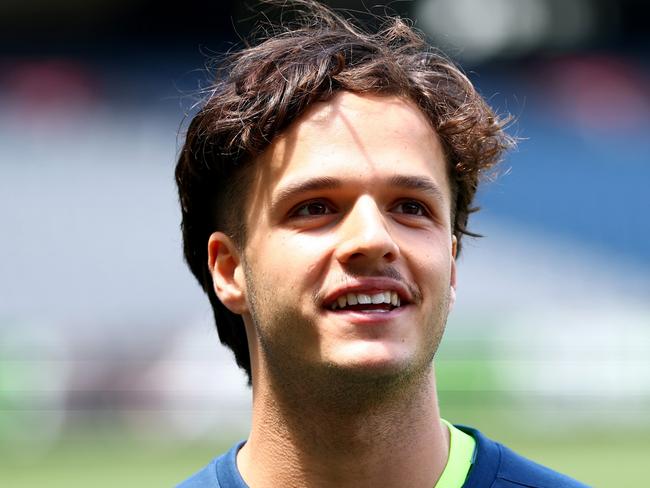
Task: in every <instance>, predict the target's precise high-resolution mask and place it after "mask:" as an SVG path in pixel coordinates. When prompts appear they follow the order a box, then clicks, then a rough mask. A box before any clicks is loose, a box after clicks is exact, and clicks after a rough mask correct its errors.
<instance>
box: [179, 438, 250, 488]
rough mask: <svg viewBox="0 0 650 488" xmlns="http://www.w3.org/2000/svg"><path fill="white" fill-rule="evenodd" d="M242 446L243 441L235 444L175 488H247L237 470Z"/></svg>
mask: <svg viewBox="0 0 650 488" xmlns="http://www.w3.org/2000/svg"><path fill="white" fill-rule="evenodd" d="M242 445H244V442H243V441H242V442H239V443H237V444H235V445H234V446H233V447H232V448H231V449H230V450H229V451H228V452H226V453H225V454H222V455H221V456H218V457H216V458H215V459H213V460H212V462H210V464H208V465H207V466H206V467H204V468H203V469H202V470H200V471H199V472H197V473H195V474H194V475H192V476H190V477H189V478H188V479H186V480H185V481H183V482H182V483H181V484H179V485H177V486H176V488H248V487H247V486H246V483H244V480H243V479H242V478H241V475H240V474H239V471H238V470H237V452H238V451H239V449H240V448H241V446H242Z"/></svg>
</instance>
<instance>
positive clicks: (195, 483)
mask: <svg viewBox="0 0 650 488" xmlns="http://www.w3.org/2000/svg"><path fill="white" fill-rule="evenodd" d="M456 427H458V428H459V429H460V430H462V431H463V432H465V433H467V434H469V435H471V436H472V437H474V439H475V440H476V452H475V453H474V454H475V456H474V460H473V463H472V467H471V469H470V471H469V474H468V475H467V479H466V480H465V483H464V484H463V486H462V487H459V488H517V487H526V488H585V487H587V485H585V484H582V483H579V482H577V481H575V480H573V479H571V478H569V477H567V476H565V475H563V474H560V473H558V472H556V471H553V470H551V469H548V468H545V467H544V466H541V465H539V464H537V463H534V462H532V461H530V460H528V459H526V458H524V457H522V456H520V455H519V454H516V453H515V452H513V451H511V450H510V449H508V448H507V447H505V446H503V445H501V444H499V443H498V442H494V441H493V440H490V439H488V438H487V437H485V436H484V435H483V434H481V433H480V432H479V431H478V430H476V429H472V428H470V427H465V426H462V425H457V426H456ZM243 445H244V441H242V442H239V443H238V444H236V445H234V446H233V447H232V449H230V450H229V451H228V452H227V453H225V454H223V455H222V456H219V457H217V458H215V459H214V460H213V461H212V462H211V463H210V464H208V465H207V466H206V467H205V468H203V469H202V470H201V471H199V472H198V473H196V474H195V475H194V476H192V477H191V478H189V479H187V480H186V481H184V482H183V483H181V484H180V485H178V486H177V488H249V487H248V485H247V484H246V483H245V482H244V480H243V479H242V477H241V475H240V474H239V470H238V469H237V451H239V448H240V447H241V446H243Z"/></svg>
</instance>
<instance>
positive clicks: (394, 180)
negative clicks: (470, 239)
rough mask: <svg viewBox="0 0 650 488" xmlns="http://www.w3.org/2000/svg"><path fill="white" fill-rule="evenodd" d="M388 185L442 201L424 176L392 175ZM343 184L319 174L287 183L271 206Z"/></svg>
mask: <svg viewBox="0 0 650 488" xmlns="http://www.w3.org/2000/svg"><path fill="white" fill-rule="evenodd" d="M388 184H389V185H390V186H394V187H398V188H402V189H405V190H416V191H419V192H423V193H426V194H427V195H429V196H430V197H431V198H433V199H434V200H436V201H437V202H439V203H442V202H444V197H443V192H442V190H441V189H440V187H439V186H438V185H437V184H436V183H435V182H434V181H433V180H432V179H431V178H427V177H424V176H408V175H394V176H391V177H390V179H389V180H388ZM343 186H344V182H343V180H341V179H339V178H334V177H331V176H319V177H315V178H309V179H306V180H304V181H296V182H292V183H289V184H287V185H285V186H283V187H282V188H281V189H279V190H278V191H277V192H276V193H275V196H274V197H273V199H272V203H271V207H272V208H278V207H280V206H282V204H283V203H284V202H286V201H288V200H292V199H294V198H296V197H298V196H299V195H302V194H304V193H310V192H314V191H319V190H334V189H337V188H341V187H343Z"/></svg>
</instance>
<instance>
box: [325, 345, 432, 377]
mask: <svg viewBox="0 0 650 488" xmlns="http://www.w3.org/2000/svg"><path fill="white" fill-rule="evenodd" d="M418 363H421V360H420V361H418V357H417V355H416V354H415V353H414V352H413V351H409V350H408V349H407V348H405V347H404V344H402V343H400V344H398V345H396V344H383V343H369V344H368V343H362V344H354V345H348V346H346V347H345V348H343V350H340V351H337V354H335V355H334V357H332V358H331V361H330V364H332V365H333V366H335V367H336V368H337V369H342V370H348V371H349V372H351V373H352V372H356V373H357V374H359V375H361V376H364V375H368V376H394V375H403V374H404V373H406V372H408V371H412V370H413V369H415V368H416V367H417V364H418Z"/></svg>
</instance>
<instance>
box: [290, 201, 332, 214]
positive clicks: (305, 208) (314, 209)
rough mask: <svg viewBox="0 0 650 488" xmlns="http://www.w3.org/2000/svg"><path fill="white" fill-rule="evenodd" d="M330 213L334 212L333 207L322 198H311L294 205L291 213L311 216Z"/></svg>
mask: <svg viewBox="0 0 650 488" xmlns="http://www.w3.org/2000/svg"><path fill="white" fill-rule="evenodd" d="M331 213H334V209H333V208H332V206H331V205H330V204H328V203H327V202H324V201H322V200H313V201H311V202H307V203H303V204H302V205H300V206H298V207H296V209H295V210H294V211H293V212H292V215H294V216H296V217H312V216H318V215H329V214H331Z"/></svg>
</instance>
